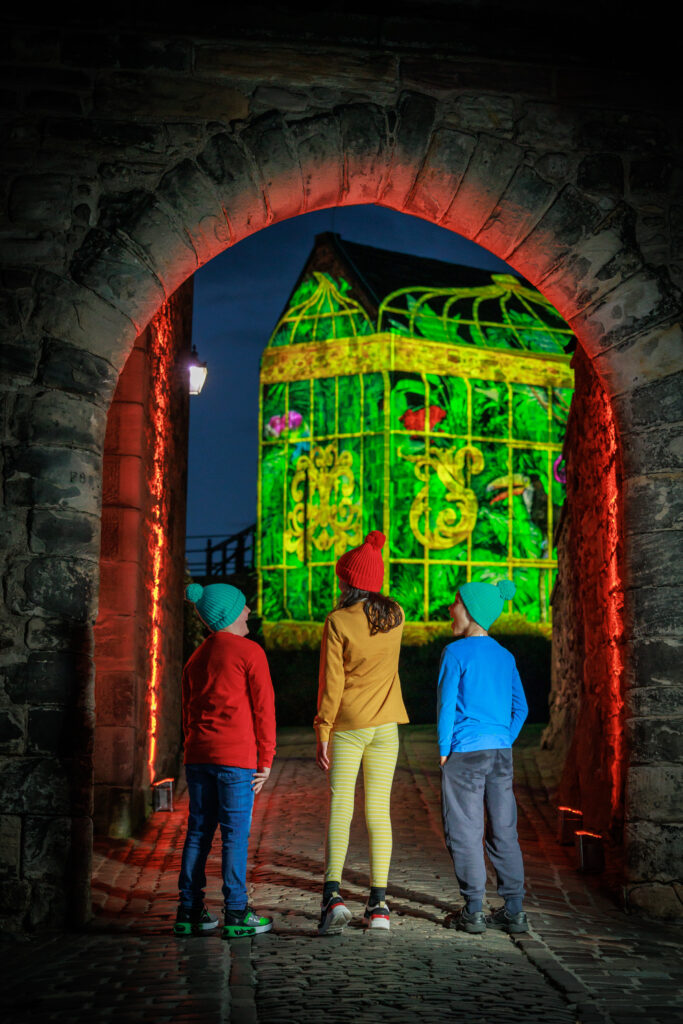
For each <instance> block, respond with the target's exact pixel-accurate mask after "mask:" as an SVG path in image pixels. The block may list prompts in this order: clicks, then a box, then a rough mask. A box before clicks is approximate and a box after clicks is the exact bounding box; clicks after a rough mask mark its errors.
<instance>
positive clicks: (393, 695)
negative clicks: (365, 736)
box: [314, 601, 409, 742]
mask: <svg viewBox="0 0 683 1024" xmlns="http://www.w3.org/2000/svg"><path fill="white" fill-rule="evenodd" d="M404 622H405V615H404V616H403V621H402V622H401V623H400V625H398V626H395V627H394V629H392V630H390V631H389V632H388V633H375V635H374V636H370V626H369V624H368V620H367V616H366V614H365V611H364V610H363V602H362V601H359V602H358V603H357V604H352V605H349V607H348V608H338V609H337V610H336V611H333V612H331V613H330V615H328V616H327V618H326V620H325V626H324V629H323V638H322V645H321V648H320V675H319V679H318V714H317V715H316V717H315V722H314V726H315V728H316V729H317V732H318V739H319V740H321V741H323V742H324V741H325V740H328V739H329V736H330V732H331V731H332V729H334V730H335V731H337V732H341V731H342V730H345V729H365V728H368V727H369V726H372V725H386V724H387V723H389V722H407V721H409V719H408V715H407V713H406V709H405V705H404V703H403V697H402V695H401V680H400V679H399V676H398V656H399V652H400V649H401V636H402V635H403V623H404Z"/></svg>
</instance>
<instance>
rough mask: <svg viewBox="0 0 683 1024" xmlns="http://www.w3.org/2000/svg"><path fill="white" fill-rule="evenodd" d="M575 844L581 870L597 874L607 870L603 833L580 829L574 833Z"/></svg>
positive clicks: (585, 872)
mask: <svg viewBox="0 0 683 1024" xmlns="http://www.w3.org/2000/svg"><path fill="white" fill-rule="evenodd" d="M574 846H575V848H576V852H577V854H578V858H579V864H578V867H579V871H582V872H583V873H584V874H591V875H597V874H599V873H600V872H601V871H604V870H605V850H604V848H603V845H602V836H601V835H599V834H598V833H597V832H586V831H585V830H584V829H580V830H579V831H578V832H575V833H574Z"/></svg>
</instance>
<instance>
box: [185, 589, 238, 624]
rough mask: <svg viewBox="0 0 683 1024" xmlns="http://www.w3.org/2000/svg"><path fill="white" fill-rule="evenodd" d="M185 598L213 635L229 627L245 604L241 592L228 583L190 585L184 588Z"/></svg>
mask: <svg viewBox="0 0 683 1024" xmlns="http://www.w3.org/2000/svg"><path fill="white" fill-rule="evenodd" d="M185 597H186V598H187V600H188V601H192V603H193V604H194V606H195V608H196V609H197V612H198V613H199V616H200V618H201V619H202V621H203V622H205V623H206V625H207V626H208V627H209V629H211V630H213V632H214V633H217V632H218V631H219V630H220V629H225V628H226V627H227V626H231V625H232V624H233V622H234V621H235V619H237V618H239V616H240V613H241V612H242V609H243V608H244V606H245V604H246V603H247V599H246V597H245V596H244V594H243V593H242V591H241V590H238V589H237V587H232V586H230V584H229V583H209V585H208V587H203V586H202V585H201V583H190V584H189V586H187V587H186V588H185Z"/></svg>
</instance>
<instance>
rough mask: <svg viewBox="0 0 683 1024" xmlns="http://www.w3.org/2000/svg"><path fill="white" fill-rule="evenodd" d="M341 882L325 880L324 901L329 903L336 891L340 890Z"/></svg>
mask: <svg viewBox="0 0 683 1024" xmlns="http://www.w3.org/2000/svg"><path fill="white" fill-rule="evenodd" d="M340 884H341V883H340V882H325V884H324V885H323V903H327V901H328V900H329V898H330V896H334V894H335V893H336V892H339V886H340Z"/></svg>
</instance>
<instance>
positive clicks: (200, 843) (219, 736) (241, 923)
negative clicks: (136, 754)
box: [174, 583, 275, 939]
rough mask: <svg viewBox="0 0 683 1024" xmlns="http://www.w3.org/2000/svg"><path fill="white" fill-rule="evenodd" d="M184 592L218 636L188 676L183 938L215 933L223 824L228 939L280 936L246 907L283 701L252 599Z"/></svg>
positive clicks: (230, 591)
mask: <svg viewBox="0 0 683 1024" xmlns="http://www.w3.org/2000/svg"><path fill="white" fill-rule="evenodd" d="M185 594H186V596H187V598H188V600H189V601H192V602H194V605H195V609H196V611H197V614H198V615H199V617H200V619H201V620H202V622H204V623H205V625H206V626H208V628H209V629H210V630H211V636H209V637H207V639H206V640H205V641H204V643H203V644H201V645H200V646H199V647H198V648H197V650H196V651H195V652H194V654H193V655H192V656H191V657H190V659H189V660H188V662H187V665H186V666H185V669H184V671H183V730H184V733H185V758H184V760H185V774H186V777H187V789H188V793H189V797H190V812H189V816H188V822H187V835H186V837H185V845H184V847H183V859H182V864H181V868H180V877H179V879H178V889H179V890H180V904H179V906H178V913H177V916H176V923H175V926H174V932H175V934H176V935H191V934H197V933H199V932H207V931H212V930H213V929H214V928H216V927H217V925H218V919H217V918H215V917H212V916H211V914H209V912H208V911H207V909H206V907H205V905H204V888H205V886H206V874H205V868H206V859H207V857H208V855H209V851H210V849H211V842H212V840H213V836H214V832H215V831H216V826H217V825H218V824H220V827H221V838H222V842H223V856H222V867H223V899H224V901H225V924H224V927H223V933H222V934H223V938H224V939H231V938H236V937H238V936H242V935H256V934H257V933H258V932H267V931H270V929H271V928H272V924H273V922H272V920H271V918H269V917H259V915H258V914H255V913H254V911H253V910H252V909H251V907H249V906H248V905H247V887H246V877H247V852H248V847H249V829H250V828H251V813H252V809H253V806H254V796H255V795H256V793H259V792H260V791H261V789H262V788H263V785H264V784H265V782H266V780H267V779H268V776H269V775H270V767H271V765H272V763H273V757H274V756H275V696H274V693H273V684H272V683H271V680H270V672H269V670H268V662H267V660H266V655H265V653H264V651H263V649H262V648H261V647H259V645H258V644H256V643H254V641H253V640H247V637H246V635H247V633H248V626H247V618H248V616H249V611H250V609H249V608H248V607H247V604H246V599H245V597H244V594H243V593H242V592H241V591H240V590H237V588H236V587H231V586H230V585H229V584H227V583H212V584H210V585H209V586H207V587H202V586H200V585H199V584H198V583H191V584H190V586H189V587H187V589H186V591H185Z"/></svg>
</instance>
